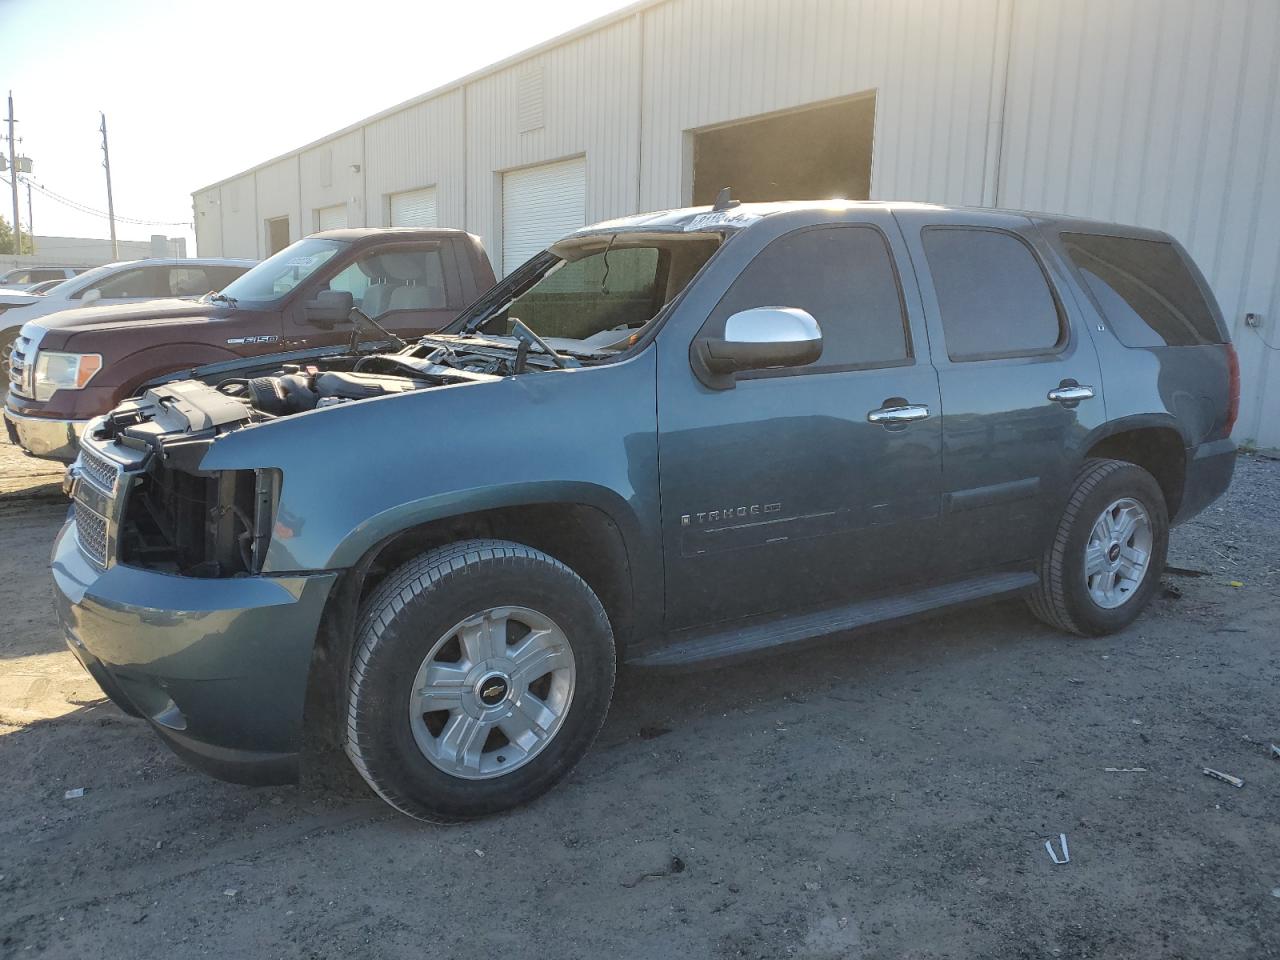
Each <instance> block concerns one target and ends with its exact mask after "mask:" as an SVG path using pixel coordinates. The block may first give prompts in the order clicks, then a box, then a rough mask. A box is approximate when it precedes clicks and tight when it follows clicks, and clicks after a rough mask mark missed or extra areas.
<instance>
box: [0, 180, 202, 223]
mask: <svg viewBox="0 0 1280 960" xmlns="http://www.w3.org/2000/svg"><path fill="white" fill-rule="evenodd" d="M0 180H3V181H4V182H5V183H6V184H7V183H9V180H8V179H7V178H6V177H0ZM22 182H23V183H30V184H31V185H32V187H33V188H34V189H35V190H36V191H38V192H39V193H40V194H42V195H43V196H46V197H48V198H49V199H50V200H52V201H54V202H55V203H60V204H62V205H63V206H65V207H70V208H71V209H72V210H75V211H77V212H79V213H84V214H88V215H89V216H92V217H99V218H101V219H103V220H107V219H110V217H111V214H109V213H107V211H105V210H99V209H97V208H96V207H91V206H89V205H88V204H87V203H81V202H80V201H78V200H72V199H71V198H70V197H64V196H63V195H62V194H60V193H55V192H54V191H52V190H50V189H49V188H48V187H45V186H42V185H41V184H39V183H36V182H35V181H32V180H24V181H22ZM116 220H117V221H120V222H123V223H130V224H134V225H136V226H143V227H189V226H191V221H190V220H148V219H146V218H144V217H126V216H122V215H121V214H118V213H117V214H116Z"/></svg>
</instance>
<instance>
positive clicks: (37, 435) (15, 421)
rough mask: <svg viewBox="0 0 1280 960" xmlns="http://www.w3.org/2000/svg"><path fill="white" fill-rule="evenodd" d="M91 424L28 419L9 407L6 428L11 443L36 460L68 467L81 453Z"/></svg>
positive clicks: (86, 421) (5, 418) (84, 421)
mask: <svg viewBox="0 0 1280 960" xmlns="http://www.w3.org/2000/svg"><path fill="white" fill-rule="evenodd" d="M88 422H89V421H88V420H56V419H52V418H48V417H28V416H24V415H23V414H20V413H14V412H13V411H12V410H10V409H9V408H8V407H5V411H4V426H5V431H6V432H7V433H8V434H9V442H10V443H13V444H17V445H18V446H20V447H22V449H23V450H25V451H27V453H29V454H31V455H32V456H34V457H46V458H48V459H50V460H62V461H64V462H67V463H69V462H71V461H72V460H74V459H75V458H76V454H77V453H79V452H80V435H81V434H82V433H84V426H85V424H86V423H88Z"/></svg>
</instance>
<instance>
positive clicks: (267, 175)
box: [254, 157, 311, 257]
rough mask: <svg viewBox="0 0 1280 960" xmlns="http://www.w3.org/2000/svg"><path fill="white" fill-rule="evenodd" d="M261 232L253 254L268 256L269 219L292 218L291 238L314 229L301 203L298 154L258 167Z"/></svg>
mask: <svg viewBox="0 0 1280 960" xmlns="http://www.w3.org/2000/svg"><path fill="white" fill-rule="evenodd" d="M257 180H258V232H257V248H256V249H255V251H254V255H255V256H258V257H263V256H266V253H267V234H266V221H268V220H271V219H274V218H276V217H288V218H289V241H290V242H291V243H292V242H293V241H294V240H300V239H302V238H303V237H305V236H306V235H307V234H308V233H310V232H311V226H310V222H309V221H308V222H306V223H304V222H303V220H302V215H303V211H302V210H301V209H300V208H299V206H298V158H297V157H289V158H287V159H284V160H279V161H277V162H276V163H272V164H269V165H268V166H265V167H263V168H262V169H261V170H259V171H258V174H257Z"/></svg>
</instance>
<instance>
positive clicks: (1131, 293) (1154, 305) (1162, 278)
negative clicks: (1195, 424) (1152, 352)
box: [1062, 233, 1223, 347]
mask: <svg viewBox="0 0 1280 960" xmlns="http://www.w3.org/2000/svg"><path fill="white" fill-rule="evenodd" d="M1062 242H1063V244H1064V246H1065V247H1066V250H1067V254H1068V256H1070V257H1071V260H1072V262H1073V263H1074V264H1075V265H1076V267H1078V268H1079V270H1080V272H1081V273H1082V274H1083V275H1084V280H1085V283H1086V284H1087V285H1088V287H1089V291H1090V292H1091V293H1092V294H1093V296H1094V298H1095V299H1096V300H1097V301H1098V306H1099V308H1100V309H1101V310H1102V315H1103V316H1104V317H1106V320H1107V323H1108V324H1109V325H1110V327H1111V329H1112V330H1113V331H1114V332H1115V335H1116V336H1117V337H1118V338H1119V339H1120V342H1121V343H1123V344H1124V345H1125V346H1127V347H1191V346H1196V345H1198V344H1206V343H1222V342H1223V336H1222V333H1221V332H1220V331H1219V330H1218V324H1217V321H1215V320H1214V318H1213V311H1212V310H1211V309H1210V308H1209V304H1208V302H1207V301H1206V300H1205V298H1204V294H1203V293H1201V291H1200V286H1199V284H1197V283H1196V280H1195V277H1193V276H1192V274H1191V271H1190V270H1189V269H1188V268H1187V264H1186V262H1185V261H1184V260H1183V259H1182V256H1181V255H1180V254H1179V253H1178V251H1177V249H1176V248H1175V247H1174V246H1173V244H1171V243H1163V242H1161V241H1158V240H1133V239H1130V238H1127V237H1100V236H1094V235H1091V234H1082V233H1064V234H1062Z"/></svg>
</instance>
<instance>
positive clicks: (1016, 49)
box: [193, 0, 1280, 446]
mask: <svg viewBox="0 0 1280 960" xmlns="http://www.w3.org/2000/svg"><path fill="white" fill-rule="evenodd" d="M1278 49H1280V2H1277V0H1216V2H1206V0H648V2H643V3H638V4H636V5H634V6H632V7H629V8H627V9H626V10H623V11H622V12H620V13H618V14H615V15H613V16H610V17H606V18H604V19H601V20H599V21H596V22H594V23H591V24H588V25H587V26H585V27H583V28H581V29H579V30H576V31H574V32H572V33H569V34H566V35H565V36H562V37H560V38H558V39H556V40H553V41H551V42H549V43H546V44H543V45H542V46H540V47H536V48H534V49H532V50H529V51H527V52H525V53H522V54H520V55H518V56H515V57H512V58H510V59H508V60H506V61H504V62H502V63H499V64H496V65H494V66H493V67H490V68H488V69H485V70H482V71H480V72H478V73H476V74H473V75H471V76H469V77H465V78H463V79H461V80H458V81H457V82H455V83H452V84H449V85H447V86H445V87H441V88H440V89H437V90H434V91H432V92H430V93H427V94H424V95H423V96H421V97H418V98H416V99H414V100H410V101H408V102H407V103H403V104H400V105H398V106H395V107H392V108H391V109H388V110H386V111H384V112H382V113H379V114H376V115H375V116H372V117H370V118H368V119H367V120H364V121H362V122H360V123H358V124H355V125H354V126H351V127H348V128H346V129H344V130H339V131H337V132H336V133H333V134H331V135H329V136H327V137H324V138H323V139H321V140H318V141H316V142H314V143H311V144H308V145H307V146H305V147H302V148H300V149H298V150H297V151H294V152H292V153H289V154H287V155H285V156H282V157H277V158H275V159H274V160H269V161H267V162H265V163H262V164H261V165H259V166H257V167H254V168H253V169H251V170H247V171H245V172H243V173H241V174H239V175H237V176H234V177H231V178H229V179H227V180H223V181H221V182H220V183H216V184H213V185H211V186H208V187H204V188H202V189H200V190H197V191H196V192H195V193H194V195H193V199H194V205H195V222H196V238H197V246H198V248H199V253H200V254H201V255H202V256H211V255H212V256H217V255H223V256H237V257H252V256H259V257H261V256H265V255H267V254H269V253H271V252H274V251H275V250H277V249H279V248H281V247H283V246H284V245H286V244H287V243H288V242H290V241H292V240H296V239H298V238H299V237H301V236H304V235H306V234H307V233H311V232H314V231H316V230H321V229H328V228H331V227H336V226H343V225H350V226H361V225H367V226H389V225H409V224H438V225H441V226H459V227H465V228H466V229H467V230H469V231H471V232H473V233H476V234H479V235H480V236H481V237H482V238H483V239H484V241H485V244H486V246H487V247H488V249H489V251H490V254H491V256H492V257H493V259H494V265H495V267H497V268H498V270H499V272H500V273H505V272H509V271H510V270H512V269H514V268H515V267H516V266H518V265H519V264H520V263H521V262H522V261H523V260H525V259H526V258H528V257H529V256H530V255H532V254H533V253H534V252H536V251H537V250H538V249H540V248H541V247H543V246H545V245H546V244H547V243H548V242H550V241H551V240H554V239H555V238H557V237H559V236H560V235H562V234H564V233H566V232H568V231H569V230H571V229H573V228H576V227H578V226H580V225H582V224H584V223H589V222H592V221H596V220H603V219H606V218H609V217H615V216H620V215H623V214H627V213H633V212H636V211H643V210H656V209H663V208H667V207H672V206H680V205H684V204H688V203H691V202H692V203H706V202H710V200H711V198H713V197H714V195H715V192H716V191H717V190H718V189H719V188H720V187H721V186H724V185H725V184H731V185H732V186H733V188H734V194H735V196H737V197H739V198H741V199H748V200H761V199H776V198H813V197H834V196H840V197H846V198H850V199H858V198H871V199H877V198H880V199H890V198H892V199H899V200H921V201H932V202H939V203H949V204H969V205H981V206H1002V207H1013V208H1022V209H1030V210H1044V211H1050V212H1054V213H1068V214H1075V215H1081V216H1089V217H1096V218H1100V219H1106V220H1119V221H1124V222H1129V223H1136V224H1142V225H1145V226H1152V227H1158V228H1160V229H1164V230H1167V231H1169V232H1170V233H1172V234H1173V235H1175V236H1176V237H1178V238H1179V239H1180V240H1181V241H1182V242H1183V243H1184V244H1186V245H1187V247H1188V248H1189V249H1190V250H1191V252H1192V254H1193V255H1194V256H1195V258H1196V260H1197V261H1198V262H1199V263H1200V265H1201V267H1202V268H1203V269H1204V271H1205V273H1206V274H1207V275H1208V277H1209V280H1210V282H1211V283H1212V285H1213V288H1214V290H1215V292H1216V293H1217V296H1218V299H1219V301H1220V302H1221V304H1222V308H1223V311H1224V312H1225V314H1226V316H1227V319H1228V322H1229V325H1230V327H1231V330H1232V333H1233V336H1234V339H1235V340H1236V343H1237V347H1238V350H1239V353H1240V362H1241V369H1242V376H1243V388H1244V389H1243V392H1244V397H1243V404H1242V412H1241V416H1240V421H1239V425H1238V427H1237V430H1236V434H1237V438H1238V439H1241V440H1249V441H1253V442H1256V443H1258V444H1260V445H1262V446H1280V356H1278V355H1277V352H1278V351H1280V331H1278V330H1277V323H1278V322H1280V57H1278V56H1277V55H1276V51H1277V50H1278ZM1250 314H1251V315H1253V316H1252V317H1251V318H1250V319H1249V320H1248V321H1247V320H1246V315H1250ZM1252 324H1257V326H1254V325H1252Z"/></svg>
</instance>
